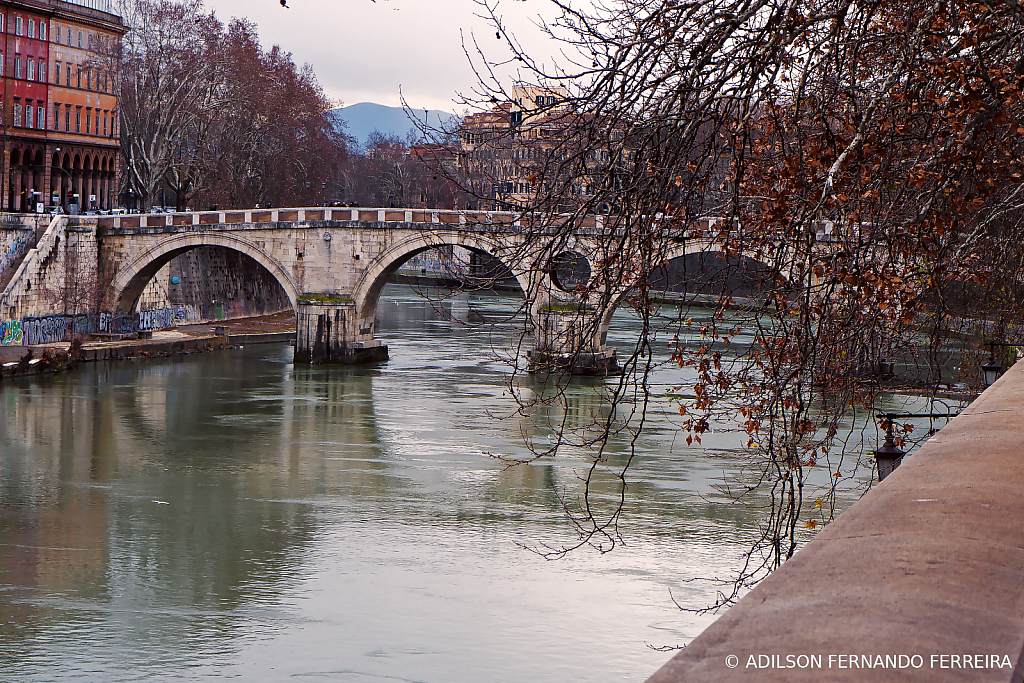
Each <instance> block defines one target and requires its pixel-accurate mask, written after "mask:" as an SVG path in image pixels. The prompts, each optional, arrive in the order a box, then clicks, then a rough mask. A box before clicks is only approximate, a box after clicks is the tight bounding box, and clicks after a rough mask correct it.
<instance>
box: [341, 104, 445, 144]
mask: <svg viewBox="0 0 1024 683" xmlns="http://www.w3.org/2000/svg"><path fill="white" fill-rule="evenodd" d="M411 113H412V114H414V115H415V116H416V118H417V119H419V121H420V122H421V123H422V122H424V121H425V122H426V124H427V125H428V126H430V127H431V128H438V127H440V126H442V124H445V127H448V126H450V125H451V124H452V123H453V122H454V121H456V120H458V117H457V116H455V115H453V114H449V113H447V112H443V111H440V110H438V109H414V110H413V111H412V112H411ZM331 114H333V115H334V117H335V118H336V119H341V120H343V121H345V123H347V124H348V125H347V126H346V127H345V128H344V132H345V133H346V134H347V135H351V136H352V137H354V138H355V139H356V141H357V142H358V143H359V145H360V147H365V145H366V138H367V137H368V136H369V135H370V133H372V132H373V131H375V130H376V131H380V132H381V133H382V134H384V135H396V136H398V137H399V138H401V139H402V140H405V138H406V136H407V135H408V133H409V131H413V132H414V133H415V134H416V135H417V136H419V131H418V130H417V129H416V125H415V124H414V123H413V121H412V120H411V119H410V118H409V114H408V113H406V111H405V110H404V109H402V108H401V107H387V106H385V105H383V104H374V103H373V102H360V103H359V104H353V105H351V106H348V107H341V108H340V109H334V110H332V111H331ZM424 114H426V116H424Z"/></svg>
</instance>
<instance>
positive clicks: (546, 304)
mask: <svg viewBox="0 0 1024 683" xmlns="http://www.w3.org/2000/svg"><path fill="white" fill-rule="evenodd" d="M526 220H528V219H524V217H522V216H520V215H518V214H513V213H496V212H495V213H491V212H473V211H440V210H419V209H363V208H344V209H338V208H307V209H302V208H297V209H268V210H258V209H253V210H246V211H220V212H196V213H171V214H149V215H119V216H101V217H95V218H91V217H77V218H74V217H73V218H69V217H64V216H60V217H57V218H55V219H54V220H53V221H52V222H51V223H50V225H49V227H48V229H47V230H46V232H45V233H44V234H43V236H42V237H41V238H40V239H39V241H38V242H39V243H38V245H37V248H36V249H34V250H32V251H31V252H29V254H28V256H27V257H26V259H25V263H24V264H22V267H21V268H20V269H19V272H18V273H17V274H16V275H15V276H14V279H13V280H12V281H11V283H10V284H9V285H8V287H7V289H6V290H5V292H4V294H3V299H2V300H0V305H2V306H3V310H4V312H5V313H6V314H7V315H8V317H14V316H16V315H18V314H19V313H20V315H23V316H24V315H41V314H44V313H45V312H46V311H45V310H44V309H46V307H47V305H50V306H52V303H51V304H47V303H46V302H45V301H43V300H42V299H41V292H42V291H43V290H44V289H46V288H45V287H44V286H42V285H43V284H44V283H45V281H46V280H47V278H49V280H51V281H52V280H53V279H54V277H55V275H54V273H53V272H51V271H53V270H54V268H55V267H56V269H57V270H58V271H60V268H61V267H60V263H61V261H62V259H63V277H64V278H65V279H67V278H69V277H79V278H81V277H82V274H83V273H86V272H87V271H88V270H89V269H90V268H92V269H93V270H94V272H96V273H98V274H99V281H100V282H101V283H102V292H101V299H102V302H101V310H105V311H112V312H115V313H118V312H119V313H129V312H132V311H134V310H136V308H137V306H138V302H139V298H140V296H141V294H142V292H143V290H144V289H145V287H146V285H147V283H149V281H150V280H151V279H152V278H153V276H154V275H155V274H156V273H157V272H158V271H159V270H160V269H161V268H162V267H163V266H164V265H166V264H167V263H168V262H169V261H170V260H171V259H173V258H174V257H176V256H178V255H180V254H183V253H185V252H188V251H189V250H192V249H195V248H197V247H202V246H218V247H223V248H226V249H230V250H234V251H237V252H240V253H242V254H245V255H246V256H249V257H251V258H252V259H254V260H255V261H256V262H257V263H259V264H260V265H262V266H263V267H264V268H266V270H267V271H268V272H269V273H270V274H271V275H272V276H273V277H274V278H275V279H276V280H277V281H278V282H279V283H280V285H281V287H282V289H283V290H284V292H285V293H286V294H287V296H288V298H289V300H290V301H291V302H292V304H293V305H294V307H295V309H296V312H297V315H298V332H297V339H296V359H297V360H300V361H308V362H320V361H337V362H348V363H359V362H375V361H380V360H385V359H386V358H387V347H386V346H384V345H382V344H381V343H380V342H379V341H378V340H376V339H375V338H374V332H375V330H374V325H375V318H376V307H377V301H378V297H379V295H380V292H381V290H382V289H383V287H384V285H385V284H386V283H387V281H388V279H389V278H390V277H391V276H392V275H393V274H394V273H395V272H396V271H397V270H398V268H399V266H401V265H402V264H403V263H404V262H406V261H407V260H408V259H409V258H411V257H413V256H415V255H416V254H418V253H420V252H423V251H426V250H428V249H431V248H435V247H441V246H445V245H452V246H460V247H464V248H467V249H469V250H471V251H474V252H478V253H484V254H488V255H490V256H491V257H493V258H496V259H498V260H499V261H501V262H502V263H504V264H505V265H506V266H507V267H508V269H509V270H510V271H511V273H512V275H513V276H514V277H515V279H516V280H517V281H518V283H519V285H520V287H521V288H522V290H523V292H524V293H525V295H526V301H527V303H528V310H529V318H530V323H531V329H532V331H533V336H534V348H533V349H532V350H531V352H530V356H531V360H532V361H533V362H534V363H538V362H540V363H544V364H551V365H555V366H559V367H563V368H569V369H570V370H571V371H573V372H579V373H598V374H604V373H606V372H608V371H610V370H613V369H614V367H615V355H614V352H613V351H612V350H610V349H608V348H607V346H606V343H605V341H606V337H607V331H608V326H609V323H610V320H611V314H612V311H613V310H614V308H615V305H617V304H618V303H619V302H620V301H622V299H623V298H624V297H625V296H626V294H627V293H628V287H624V286H622V285H620V284H614V285H612V287H615V288H616V289H615V291H611V290H609V289H607V287H596V288H594V287H591V288H589V289H590V293H589V294H588V295H586V297H589V298H587V299H586V300H581V299H580V296H579V294H578V292H579V291H582V289H581V288H579V287H578V285H581V284H586V283H587V282H588V280H589V278H592V277H594V273H593V271H594V270H595V268H592V267H591V266H592V264H598V263H601V262H603V261H604V260H606V259H608V258H609V256H610V255H609V254H608V253H606V250H607V248H608V247H607V246H606V245H607V243H608V240H607V239H601V237H602V236H606V235H607V234H608V231H609V228H606V226H605V224H604V220H603V217H601V216H590V217H586V218H583V219H581V220H578V221H577V224H576V225H575V226H574V228H573V231H572V237H571V238H570V240H569V243H568V244H566V245H563V246H562V247H561V248H559V249H557V250H554V251H555V252H557V253H553V250H552V247H551V244H550V240H545V239H538V231H539V234H540V235H541V236H543V234H544V233H543V230H544V228H543V227H538V226H535V225H529V224H527V223H526V222H525V221H526ZM704 227H707V226H706V225H705V226H704ZM62 236H63V242H62ZM61 244H63V247H61ZM69 250H70V251H69ZM705 250H715V247H714V245H712V244H709V243H707V242H703V243H702V242H700V241H697V240H690V241H688V242H686V243H685V244H681V245H680V246H679V247H678V249H677V250H676V251H678V253H670V254H666V255H665V257H666V259H669V258H674V257H677V256H682V255H685V254H687V253H695V252H699V251H705ZM71 253H73V254H75V257H74V258H73V259H72V258H71V257H69V256H67V254H71ZM72 261H73V263H72ZM563 261H571V262H572V263H573V264H574V268H575V270H574V272H573V273H570V274H569V276H563V277H562V280H568V281H567V282H562V281H561V280H560V278H559V275H558V273H559V267H560V266H559V263H561V262H563ZM584 262H585V263H584ZM72 266H73V267H72ZM47 269H49V271H48V270H47ZM73 271H74V273H77V275H76V274H74V273H73ZM57 277H58V278H59V277H60V273H59V272H58V273H57ZM33 282H36V283H37V287H36V290H35V291H34V292H33V290H32V284H33ZM65 286H66V283H65ZM53 289H54V286H53V285H52V283H51V286H50V287H49V290H50V291H52V290H53ZM51 298H52V297H51ZM602 301H603V302H605V303H603V304H602V303H600V302H602Z"/></svg>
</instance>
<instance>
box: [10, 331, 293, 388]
mask: <svg viewBox="0 0 1024 683" xmlns="http://www.w3.org/2000/svg"><path fill="white" fill-rule="evenodd" d="M294 339H295V333H294V332H267V333H254V334H223V335H215V334H214V335H203V336H194V337H179V338H175V339H146V340H130V341H118V342H103V343H94V344H85V345H83V346H82V347H81V348H80V349H79V350H77V351H76V352H75V357H74V358H72V354H71V348H70V347H71V345H70V344H61V345H39V346H29V347H21V351H22V352H23V353H24V354H25V356H23V357H22V358H20V359H18V360H8V361H7V362H5V363H3V364H2V365H0V377H16V376H22V375H38V374H45V373H53V372H60V371H62V370H66V369H70V368H72V367H74V365H75V364H77V363H95V362H101V361H119V360H127V359H130V358H154V357H163V356H174V355H179V354H191V353H205V352H208V351H214V350H217V349H224V348H234V347H238V346H247V345H249V344H282V343H288V342H292V341H294ZM29 352H31V356H29Z"/></svg>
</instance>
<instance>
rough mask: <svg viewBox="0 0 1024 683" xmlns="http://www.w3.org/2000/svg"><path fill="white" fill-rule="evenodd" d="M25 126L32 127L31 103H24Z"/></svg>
mask: <svg viewBox="0 0 1024 683" xmlns="http://www.w3.org/2000/svg"><path fill="white" fill-rule="evenodd" d="M25 127H26V128H32V127H33V126H32V105H31V104H26V105H25Z"/></svg>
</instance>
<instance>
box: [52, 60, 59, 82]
mask: <svg viewBox="0 0 1024 683" xmlns="http://www.w3.org/2000/svg"><path fill="white" fill-rule="evenodd" d="M53 83H54V85H60V62H56V63H55V64H54V65H53Z"/></svg>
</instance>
